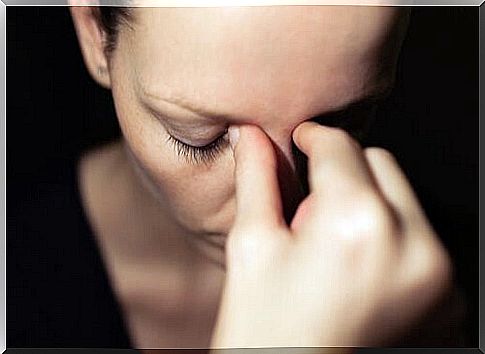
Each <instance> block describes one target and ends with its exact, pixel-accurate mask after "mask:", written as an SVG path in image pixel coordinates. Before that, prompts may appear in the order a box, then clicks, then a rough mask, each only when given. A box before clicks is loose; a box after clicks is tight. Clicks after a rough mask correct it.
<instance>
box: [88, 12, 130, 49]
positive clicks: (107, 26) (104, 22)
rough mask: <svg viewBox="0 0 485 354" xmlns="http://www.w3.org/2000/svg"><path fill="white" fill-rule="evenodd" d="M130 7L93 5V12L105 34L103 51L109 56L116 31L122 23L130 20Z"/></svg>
mask: <svg viewBox="0 0 485 354" xmlns="http://www.w3.org/2000/svg"><path fill="white" fill-rule="evenodd" d="M130 10H131V9H130V8H129V7H120V6H98V7H93V14H94V16H95V18H96V19H97V20H98V22H99V25H100V26H101V28H102V29H103V31H104V32H105V34H106V37H105V43H104V51H105V53H106V55H107V56H108V57H109V56H110V55H111V53H112V52H113V50H114V49H115V48H116V43H117V38H118V33H119V30H120V27H121V26H122V25H128V26H129V25H130V23H131V22H132V16H131V11H130Z"/></svg>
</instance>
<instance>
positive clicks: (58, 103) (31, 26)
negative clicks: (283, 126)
mask: <svg viewBox="0 0 485 354" xmlns="http://www.w3.org/2000/svg"><path fill="white" fill-rule="evenodd" d="M478 29H479V22H478V8H474V7H429V8H428V7H419V8H418V7H417V8H415V9H413V13H412V17H411V22H410V28H409V31H408V35H407V38H406V40H405V42H404V46H403V49H402V53H401V57H400V62H399V69H398V74H397V81H396V86H395V89H394V91H393V93H392V94H391V96H390V97H389V99H388V100H387V101H386V102H385V103H384V104H383V105H382V107H381V108H380V110H379V112H378V119H377V121H376V124H375V126H374V128H373V130H372V132H371V137H370V141H371V142H372V145H379V146H383V147H386V148H388V149H389V150H391V151H392V152H393V153H394V154H395V155H396V156H397V158H398V160H399V161H400V163H401V165H402V167H403V169H404V170H405V171H406V173H407V174H408V176H409V178H410V179H411V182H412V183H413V185H414V187H415V189H416V191H417V192H418V195H419V197H420V199H421V201H422V203H423V205H424V207H425V210H426V212H427V213H428V216H429V217H430V219H431V221H432V222H433V224H434V226H435V228H436V229H437V231H438V233H439V235H440V236H441V237H442V239H443V241H444V242H445V244H446V245H447V247H448V249H449V250H450V252H451V254H452V255H453V257H454V258H455V260H456V270H457V277H458V281H459V283H460V284H461V285H462V286H463V287H464V288H465V289H466V291H467V293H468V296H469V298H470V304H471V308H470V312H471V313H472V318H471V319H470V334H471V335H472V339H473V343H476V346H478V256H479V250H478V134H479V131H478V124H479V117H478V113H479V112H478V104H479V99H478V65H479V63H478V50H479V47H478ZM7 89H8V90H7V117H8V121H7V133H8V134H7V179H8V185H7V186H8V187H7V214H8V220H14V219H15V215H12V214H9V213H8V208H9V205H12V204H15V205H16V206H18V205H21V203H22V196H24V195H25V193H23V191H25V190H26V189H28V188H29V186H30V185H32V184H35V183H37V182H38V180H37V174H38V171H40V170H42V169H43V168H44V167H45V166H49V165H52V164H55V163H57V162H60V161H63V160H67V159H70V158H72V157H73V156H75V155H76V154H77V153H78V152H79V151H81V150H82V149H85V148H87V147H89V146H92V145H93V144H98V143H102V142H105V141H107V140H110V139H113V138H116V137H117V136H118V134H119V129H118V126H117V123H116V119H115V115H114V109H113V104H112V101H111V97H110V92H109V91H107V90H104V89H102V88H100V87H98V86H97V85H96V84H95V83H94V81H93V80H92V79H91V78H90V77H89V76H88V73H87V71H86V69H85V67H84V63H83V61H82V58H81V54H80V51H79V47H78V43H77V39H76V36H75V32H74V28H73V26H72V22H71V18H70V15H69V11H68V9H67V8H66V7H12V6H9V7H7ZM14 209H15V210H18V208H17V207H16V208H14ZM7 241H8V235H7ZM7 247H8V243H7ZM7 260H8V248H7ZM13 264H14V261H12V260H8V263H7V267H9V266H12V265H13ZM8 274H9V276H10V275H12V274H13V275H14V274H15V273H13V270H12V269H9V270H8ZM7 301H8V299H7Z"/></svg>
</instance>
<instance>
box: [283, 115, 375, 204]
mask: <svg viewBox="0 0 485 354" xmlns="http://www.w3.org/2000/svg"><path fill="white" fill-rule="evenodd" d="M293 140H294V141H295V144H296V145H297V147H298V148H299V149H300V150H301V151H302V152H303V153H305V155H307V156H308V164H309V171H308V172H309V173H308V175H309V184H310V189H311V190H312V191H314V192H316V193H317V194H318V193H324V194H331V193H336V194H337V195H339V194H340V195H343V194H347V193H354V192H355V191H364V190H371V191H375V190H376V189H377V188H376V187H377V186H376V183H375V181H374V179H373V176H372V173H371V171H370V168H369V166H368V164H367V161H366V159H365V156H364V154H363V151H362V149H361V147H360V145H359V144H358V143H357V142H356V141H355V140H354V139H353V138H352V137H351V136H350V135H349V134H347V133H346V132H345V131H344V130H342V129H338V128H331V127H326V126H322V125H320V124H317V123H315V122H304V123H302V124H300V125H299V126H298V127H297V128H296V129H295V131H294V132H293ZM342 193H343V194H342Z"/></svg>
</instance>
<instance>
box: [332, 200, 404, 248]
mask: <svg viewBox="0 0 485 354" xmlns="http://www.w3.org/2000/svg"><path fill="white" fill-rule="evenodd" d="M364 194H367V195H364ZM364 194H363V195H361V196H359V197H357V198H354V199H353V200H352V201H351V202H349V203H346V204H348V206H347V207H346V209H345V210H344V211H343V212H341V213H339V216H338V217H337V219H336V222H337V225H336V226H337V230H338V234H339V236H340V237H343V238H344V239H347V240H352V239H360V238H366V239H367V238H372V239H379V238H380V237H382V236H388V235H389V234H394V233H395V232H396V231H397V224H396V222H395V221H394V218H393V217H392V214H391V213H390V211H389V210H388V208H387V206H386V205H385V203H384V201H382V200H381V199H380V198H379V197H378V196H376V195H374V194H372V193H368V192H367V193H364Z"/></svg>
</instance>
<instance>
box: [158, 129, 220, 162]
mask: <svg viewBox="0 0 485 354" xmlns="http://www.w3.org/2000/svg"><path fill="white" fill-rule="evenodd" d="M167 141H168V142H170V143H171V144H172V146H173V147H174V149H175V152H176V153H177V155H178V156H180V157H182V158H183V159H184V160H185V162H187V163H191V164H194V165H199V164H202V163H203V164H206V165H208V164H210V163H213V162H214V161H215V159H216V158H217V157H218V156H219V155H220V154H221V153H222V152H223V150H224V149H225V148H226V147H227V146H228V145H229V138H228V136H227V129H226V130H225V131H224V133H223V134H221V135H220V136H219V137H217V138H216V139H215V140H213V141H212V142H210V143H209V144H207V145H203V146H194V145H190V144H187V143H185V142H183V141H180V140H179V139H177V138H175V137H174V136H173V135H170V134H169V136H168V139H167Z"/></svg>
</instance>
